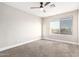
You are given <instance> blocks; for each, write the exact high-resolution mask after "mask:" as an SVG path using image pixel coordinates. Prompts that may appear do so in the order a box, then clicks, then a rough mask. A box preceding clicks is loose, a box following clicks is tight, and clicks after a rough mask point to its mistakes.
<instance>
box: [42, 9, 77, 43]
mask: <svg viewBox="0 0 79 59" xmlns="http://www.w3.org/2000/svg"><path fill="white" fill-rule="evenodd" d="M66 16H73V20H72V21H73V22H72V24H73V25H72V35H63V34H52V35H50V34H49V22H50V21H52V20H54V18H57V19H58V18H61V17H66ZM77 18H78V12H77V10H74V11H71V12H67V13H63V14H59V15H54V16H51V17H47V18H44V20H43V38H44V39H49V40H50V39H51V40H61V41H66V42H74V43H77V42H78V30H77V29H78V27H77V26H78V19H77Z"/></svg>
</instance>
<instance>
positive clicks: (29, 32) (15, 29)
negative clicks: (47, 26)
mask: <svg viewBox="0 0 79 59" xmlns="http://www.w3.org/2000/svg"><path fill="white" fill-rule="evenodd" d="M40 36H41V19H40V18H39V17H36V16H33V15H30V14H27V13H25V12H23V11H21V10H18V9H16V8H13V7H10V6H7V5H5V4H3V3H0V48H5V47H8V46H12V45H16V44H20V43H23V42H27V41H30V40H33V39H36V38H38V39H39V37H40Z"/></svg>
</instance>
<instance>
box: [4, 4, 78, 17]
mask: <svg viewBox="0 0 79 59" xmlns="http://www.w3.org/2000/svg"><path fill="white" fill-rule="evenodd" d="M4 3H5V4H7V5H9V6H12V7H15V8H17V9H20V10H22V11H25V12H27V13H29V14H32V15H36V16H40V17H47V16H52V15H56V14H59V13H64V12H69V11H72V10H75V9H77V8H78V6H79V3H78V2H54V4H55V5H56V7H54V8H53V7H51V8H50V7H49V6H48V7H46V13H44V12H42V11H41V10H40V9H30V7H38V6H39V5H40V4H39V2H4Z"/></svg>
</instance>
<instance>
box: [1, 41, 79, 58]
mask: <svg viewBox="0 0 79 59" xmlns="http://www.w3.org/2000/svg"><path fill="white" fill-rule="evenodd" d="M0 56H1V57H79V46H77V45H72V44H66V43H61V42H56V41H48V40H38V41H34V42H32V43H28V44H25V45H22V46H19V47H15V48H12V49H9V50H6V51H3V52H0Z"/></svg>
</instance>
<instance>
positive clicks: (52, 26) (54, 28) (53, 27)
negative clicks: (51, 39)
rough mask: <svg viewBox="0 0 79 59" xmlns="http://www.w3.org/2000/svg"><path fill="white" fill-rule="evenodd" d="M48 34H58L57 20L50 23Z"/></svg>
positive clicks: (58, 23) (58, 25)
mask: <svg viewBox="0 0 79 59" xmlns="http://www.w3.org/2000/svg"><path fill="white" fill-rule="evenodd" d="M50 32H51V33H55V34H59V33H60V21H59V20H57V21H53V22H50Z"/></svg>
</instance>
